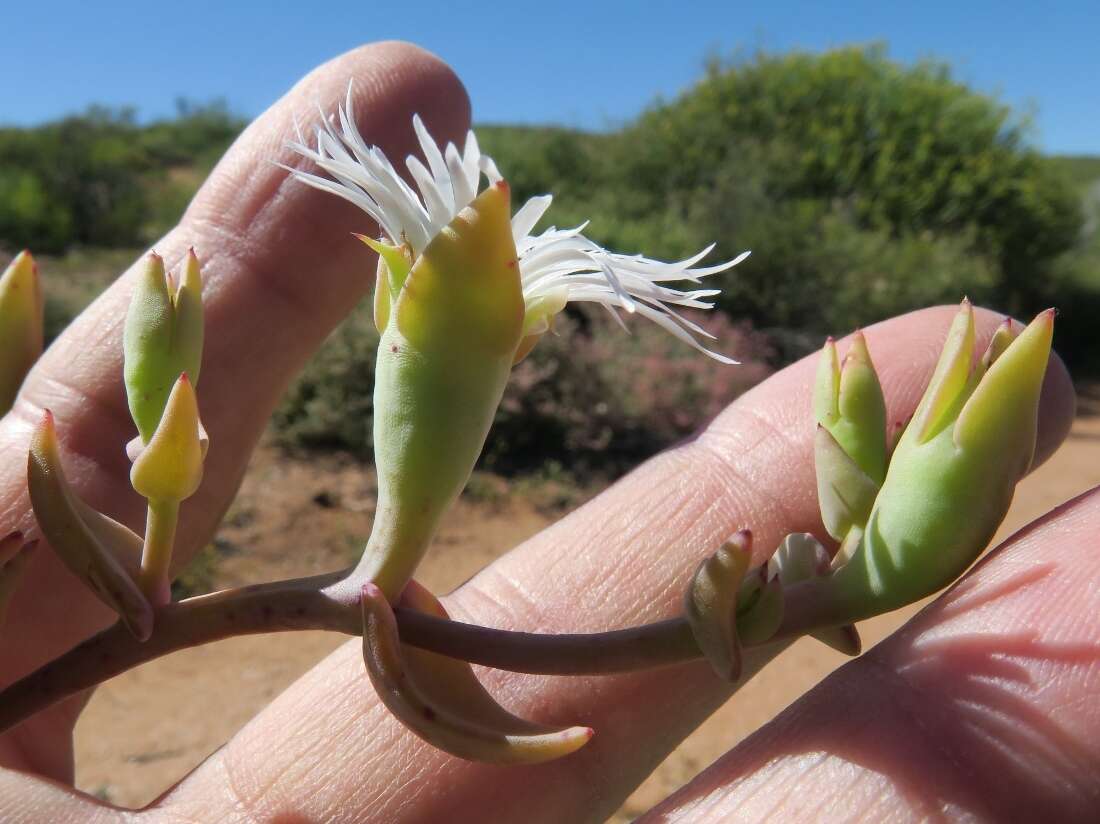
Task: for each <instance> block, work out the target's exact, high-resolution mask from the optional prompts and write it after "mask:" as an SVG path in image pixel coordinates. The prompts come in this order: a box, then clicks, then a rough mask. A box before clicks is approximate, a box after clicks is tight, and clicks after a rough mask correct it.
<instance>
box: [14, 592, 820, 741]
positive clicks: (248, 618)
mask: <svg viewBox="0 0 1100 824" xmlns="http://www.w3.org/2000/svg"><path fill="white" fill-rule="evenodd" d="M364 580H365V579H363V578H362V576H361V575H360V574H359V573H358V572H352V573H350V574H349V573H348V572H347V571H346V570H345V571H341V572H335V573H329V574H326V575H319V576H315V577H312V578H300V579H295V580H290V581H279V582H276V583H270V584H258V585H254V586H248V587H242V588H240V589H232V590H222V591H220V592H214V593H211V594H209V595H200V596H198V597H197V598H188V599H186V600H184V601H179V602H177V603H170V604H166V605H164V606H160V607H158V608H157V609H156V610H155V612H154V620H153V634H152V635H151V636H150V638H149V639H148V640H147V641H145V642H140V641H138V640H137V639H135V638H134V637H133V635H131V634H130V632H129V631H128V630H127V629H126V628H125V627H124V626H123V625H122V623H121V622H120V623H117V624H115V625H113V626H111V627H109V628H107V629H105V630H103V631H102V632H100V633H99V634H98V635H95V636H93V637H92V638H89V639H88V640H87V641H84V642H83V643H81V644H79V645H77V646H76V647H74V648H73V649H71V650H69V652H67V653H65V654H64V655H62V656H61V657H59V658H56V659H55V660H53V661H50V662H49V663H47V664H45V665H44V666H42V667H41V668H39V669H38V670H36V671H35V672H32V673H30V674H29V675H27V676H25V677H24V678H23V679H21V680H20V681H17V682H15V683H14V684H12V685H10V686H8V687H7V688H6V689H5V690H3V691H2V692H0V732H3V731H4V730H7V729H10V728H11V727H13V726H15V725H16V724H18V723H20V722H21V721H23V720H24V719H26V718H29V717H30V716H31V715H34V714H35V713H37V712H40V711H42V710H44V709H46V708H47V707H49V706H50V705H52V704H54V703H56V702H57V701H60V700H62V699H64V698H67V697H68V696H70V695H73V694H75V693H77V692H80V691H81V690H85V689H88V688H90V687H94V686H95V685H97V684H99V683H101V682H103V681H106V680H107V679H108V678H113V677H114V676H116V675H119V674H120V673H123V672H126V671H127V670H129V669H131V668H133V667H136V666H138V665H139V664H143V663H145V662H147V661H152V660H153V659H155V658H159V657H160V656H162V655H167V654H168V653H170V652H175V651H176V650H181V649H186V648H188V647H194V646H199V645H201V644H206V643H209V642H211V641H217V640H220V639H222V638H230V637H233V636H237V635H254V634H259V633H267V632H287V631H292V630H303V629H313V630H329V631H333V632H342V633H345V634H347V635H361V634H362V632H363V627H362V617H361V611H360V605H359V597H360V595H359V593H360V590H361V588H362V584H363V583H364ZM796 593H799V594H805V595H812V594H813V593H811V592H810V590H809V589H808V588H805V589H800V588H799V587H792V589H791V592H790V594H791V595H795V594H796ZM794 600H795V601H800V600H805V599H799V598H795V599H794ZM789 606H791V607H792V609H790V611H789V612H788V613H787V616H788V617H789V620H788V619H787V618H785V620H784V623H783V626H782V627H781V628H780V631H779V633H777V634H776V635H775V636H773V637H772V638H770V639H768V640H767V641H766V642H765V643H764V644H763V645H760V649H759V651H760V652H761V653H764V652H768V654H766V655H764V656H763V658H761V660H764V659H770V657H771V656H772V655H773V654H775V652H774V651H776V650H779V649H781V648H782V647H783V646H785V645H786V643H788V642H789V641H790V640H792V639H793V638H795V637H797V636H798V635H801V634H803V633H805V632H807V631H809V630H811V629H814V628H815V627H816V626H818V623H817V622H816V621H814V617H815V615H814V613H815V610H814V609H813V605H812V603H790V604H789ZM394 613H395V615H396V617H397V623H398V631H399V633H400V637H401V640H402V641H403V642H404V643H407V644H410V645H412V646H415V647H420V648H422V649H427V650H430V651H432V652H438V653H441V654H443V655H448V656H450V657H452V658H458V659H461V660H464V661H469V662H471V663H475V664H482V665H484V666H489V667H495V668H497V669H505V670H512V671H515V672H526V673H533V674H541V675H605V674H611V673H618V672H631V671H636V670H642V669H649V668H652V667H660V666H667V665H670V664H677V663H682V662H685V661H691V660H694V659H697V658H699V657H700V656H701V653H700V652H699V648H698V647H697V646H696V644H695V639H694V637H693V636H692V634H691V629H690V627H689V625H688V623H687V621H686V620H685V619H684V618H682V617H680V618H672V619H669V620H666V621H658V622H656V623H652V624H645V625H642V626H638V627H631V628H629V629H621V630H613V631H611V632H598V633H591V634H562V635H548V634H540V633H531V632H515V631H510V630H501V629H491V628H488V627H481V626H476V625H473V624H465V623H461V622H458V621H450V620H446V619H443V618H436V617H433V616H429V615H425V614H423V613H420V612H416V611H414V610H409V609H403V608H400V607H399V608H397V609H396V610H395V611H394ZM753 656H754V657H757V656H756V650H754V651H753Z"/></svg>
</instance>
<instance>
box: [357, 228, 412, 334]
mask: <svg viewBox="0 0 1100 824" xmlns="http://www.w3.org/2000/svg"><path fill="white" fill-rule="evenodd" d="M352 234H353V235H354V236H355V237H357V238H359V240H361V241H362V242H363V243H365V244H366V245H367V246H369V247H370V248H371V249H373V250H374V251H375V252H376V253H377V254H378V268H377V271H376V272H375V283H374V326H375V328H376V329H377V330H378V334H382V333H383V332H385V331H386V324H388V323H389V322H390V312H391V311H392V309H393V302H394V301H395V300H396V299H397V296H398V295H399V294H401V287H402V286H404V285H405V278H407V277H408V276H409V270H410V269H411V268H412V264H413V260H412V248H411V247H410V246H409V245H408V244H405V245H403V246H391V245H390V244H388V243H385V242H383V241H381V240H375V239H374V238H372V237H368V236H367V235H361V234H358V233H357V232H353V233H352Z"/></svg>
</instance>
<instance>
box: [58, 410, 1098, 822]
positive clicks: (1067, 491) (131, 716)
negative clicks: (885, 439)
mask: <svg viewBox="0 0 1100 824" xmlns="http://www.w3.org/2000/svg"><path fill="white" fill-rule="evenodd" d="M1097 484H1100V417H1082V418H1081V419H1080V420H1078V422H1077V423H1076V425H1075V426H1074V428H1073V432H1072V434H1071V435H1070V438H1069V440H1068V441H1067V442H1066V444H1065V445H1064V446H1063V447H1062V449H1061V450H1060V451H1059V452H1058V454H1056V455H1055V456H1054V457H1053V458H1052V459H1051V460H1050V461H1048V462H1047V464H1046V465H1044V466H1043V467H1041V468H1040V469H1039V471H1038V472H1036V473H1035V474H1034V475H1032V476H1031V477H1030V478H1028V479H1027V480H1026V481H1025V482H1024V483H1023V484H1022V486H1021V488H1020V490H1019V492H1018V494H1017V496H1016V502H1015V504H1014V505H1013V508H1012V511H1011V512H1010V513H1009V516H1008V519H1007V520H1006V522H1005V525H1004V526H1003V527H1002V530H1001V533H1000V536H999V538H1000V537H1004V536H1007V535H1009V534H1011V533H1012V532H1014V531H1015V530H1016V529H1018V528H1019V527H1021V526H1023V525H1024V524H1026V523H1028V522H1029V521H1031V520H1032V519H1034V518H1035V517H1037V516H1039V515H1041V514H1042V513H1044V512H1046V511H1048V510H1050V509H1051V508H1053V507H1054V506H1056V505H1057V504H1059V503H1061V502H1063V501H1065V500H1067V499H1069V498H1071V497H1073V496H1074V495H1076V494H1078V493H1079V492H1082V491H1084V490H1085V489H1088V488H1090V487H1092V486H1094V485H1097ZM373 497H374V489H373V481H372V478H371V477H370V475H369V474H368V473H364V472H362V471H361V470H359V469H358V468H357V467H355V466H353V465H352V464H351V463H350V462H348V461H341V460H337V459H324V460H323V461H317V460H311V461H310V462H309V463H306V462H296V461H290V462H285V461H280V460H277V455H276V454H275V453H274V451H273V450H270V449H266V450H262V451H261V452H259V453H258V455H257V458H256V459H255V461H254V463H253V466H252V468H251V470H250V472H249V475H248V478H247V479H246V481H245V485H244V487H243V489H242V494H241V496H240V498H239V500H238V503H236V504H235V505H234V507H233V508H232V509H231V511H230V513H229V515H228V516H227V521H226V526H225V527H224V528H223V530H222V532H221V533H219V546H220V547H221V548H222V550H223V553H224V557H223V558H222V560H221V561H220V562H219V564H218V566H217V570H216V575H215V580H216V582H217V585H218V586H231V585H236V584H240V583H246V582H254V581H258V580H269V579H273V578H276V577H288V576H293V575H303V574H310V573H315V572H320V571H324V570H327V569H333V568H337V567H339V566H340V565H342V564H345V563H347V562H348V560H349V558H350V557H351V555H352V553H353V552H354V551H355V550H357V548H358V546H359V545H360V543H361V540H360V539H361V538H362V537H363V536H362V535H361V533H362V531H363V530H364V529H365V524H368V523H369V521H370V518H369V515H370V513H369V506H368V507H366V510H367V511H364V508H363V507H362V506H360V505H358V504H357V502H362V501H371V500H373ZM549 521H550V518H549V517H548V516H546V515H544V514H541V513H540V512H539V511H537V510H536V509H535V508H534V507H533V506H531V505H530V504H528V503H524V502H519V503H508V504H507V505H504V504H500V503H498V504H495V505H494V504H493V503H491V502H490V503H486V502H478V503H472V502H469V501H465V500H464V501H462V502H461V503H460V505H459V506H458V508H457V510H456V512H455V513H454V514H453V517H452V518H450V519H449V521H448V524H447V526H446V528H445V529H444V530H443V532H442V534H441V535H440V538H439V540H438V542H437V546H436V548H435V549H434V551H433V553H432V554H431V555H430V556H429V560H428V561H427V562H426V563H425V565H424V567H423V568H422V574H419V575H418V577H419V578H421V579H422V580H423V581H424V582H425V583H427V584H428V585H429V586H430V587H431V588H432V589H434V590H436V591H447V590H449V589H452V588H453V587H455V586H456V585H458V584H459V583H461V582H462V581H464V580H465V579H466V578H468V577H469V576H470V575H472V574H473V573H474V572H476V571H477V570H478V569H480V568H481V567H483V566H484V565H485V564H486V563H488V562H489V561H490V560H491V559H492V558H494V557H496V556H497V555H499V554H501V553H503V552H505V551H507V550H508V549H509V548H510V547H512V546H515V545H516V544H518V543H520V542H521V541H522V540H523V539H524V538H526V537H528V536H529V535H531V534H533V533H535V532H537V531H538V530H539V529H541V528H543V527H544V526H545V525H546V524H547V523H549ZM349 536H350V537H349ZM237 547H258V548H260V549H258V550H257V551H249V552H247V553H246V552H243V551H239V550H238V549H237ZM915 611H916V608H915V607H914V608H910V609H908V610H904V611H903V612H902V613H896V614H894V615H890V616H886V617H883V618H880V619H876V620H874V621H870V622H867V623H865V624H863V625H861V631H862V634H863V638H864V643H865V646H868V647H869V646H871V645H872V644H874V643H876V642H877V641H879V640H880V639H881V638H883V637H885V636H886V635H888V634H889V633H890V632H892V631H893V630H894V629H895V628H896V627H897V626H898V625H899V624H900V623H902V622H903V621H904V620H905V619H906V618H908V617H909V616H910V615H912V614H913V613H914V612H915ZM344 640H345V639H344V638H343V637H342V636H337V635H333V634H327V633H320V632H317V633H294V634H289V635H280V636H260V637H250V638H236V639H231V640H228V641H223V642H220V643H217V644H211V645H209V646H206V647H202V648H199V649H195V650H188V651H184V652H180V653H177V654H175V655H172V656H169V657H167V658H164V659H161V660H159V661H155V662H153V663H151V664H149V665H147V666H144V667H141V668H140V669H137V670H135V671H133V672H130V673H126V674H125V675H122V676H119V677H118V678H116V679H114V680H112V681H110V682H109V683H107V684H106V685H105V686H104V687H102V688H101V689H99V690H98V691H97V692H96V694H95V696H94V697H93V698H92V700H91V703H90V704H89V706H88V709H87V711H86V712H85V713H84V715H83V717H82V718H81V720H80V722H79V724H78V725H77V728H76V750H77V786H79V787H80V788H81V789H83V790H86V791H88V792H91V793H95V794H98V795H100V796H102V797H105V798H108V799H110V800H111V801H112V802H114V803H117V804H123V805H126V806H140V805H143V804H146V803H148V802H149V801H151V800H152V799H154V798H156V797H157V796H158V795H159V794H160V793H161V792H163V790H164V789H166V788H167V787H168V786H170V785H171V784H172V783H173V782H175V781H176V780H178V779H179V778H180V777H181V776H183V775H184V774H186V773H187V772H188V771H189V770H191V769H193V768H194V767H195V765H197V764H198V763H199V762H201V761H202V760H203V759H204V758H205V757H207V756H208V755H209V754H210V753H211V752H213V751H214V750H215V749H217V748H218V747H219V746H220V745H221V744H222V743H223V742H224V741H225V740H226V739H228V738H229V737H230V736H232V735H233V733H234V732H235V731H236V730H238V729H239V728H240V727H241V726H242V725H243V724H244V723H245V722H246V721H247V720H248V719H249V718H251V717H252V716H253V715H254V714H255V713H256V712H257V711H259V710H260V709H261V708H262V707H263V706H264V705H266V704H267V703H268V702H269V701H270V700H271V699H272V698H274V697H275V696H276V695H277V694H278V693H279V692H281V691H282V690H283V689H285V688H286V687H287V686H288V685H289V684H290V683H291V682H293V681H294V680H295V679H296V678H297V677H298V676H300V675H301V674H302V673H303V672H305V671H306V670H307V669H309V668H310V667H311V666H312V665H313V664H314V663H316V662H317V661H318V660H320V659H321V658H322V657H324V656H325V655H326V654H327V653H329V652H330V651H332V650H333V649H334V648H335V647H336V646H338V645H339V644H341V643H343V642H344ZM844 660H846V659H844V658H843V657H842V656H840V655H839V654H837V653H834V652H833V651H832V650H830V649H828V648H827V647H825V646H823V645H821V644H819V643H816V642H814V641H812V640H810V639H804V640H803V641H801V642H799V643H798V644H796V645H795V646H794V647H793V648H792V649H790V650H789V651H788V652H787V653H786V654H785V655H784V656H783V657H782V658H780V659H779V660H778V661H776V662H775V663H773V664H772V665H771V666H770V667H769V668H767V669H766V670H765V671H764V672H763V673H761V674H760V675H759V676H758V677H757V678H756V679H755V680H754V681H752V682H751V683H750V684H748V685H747V686H746V687H745V688H744V689H742V690H741V691H740V692H739V693H738V694H737V696H736V697H735V698H734V699H733V700H731V701H730V702H729V703H728V704H726V706H724V707H723V708H722V709H720V710H719V711H718V712H717V713H715V715H714V716H713V717H712V718H711V719H710V720H709V721H708V722H707V723H706V724H705V725H704V726H703V727H701V728H700V729H699V730H697V731H696V732H695V733H694V734H693V735H692V736H691V737H690V738H688V739H687V740H686V741H685V742H684V743H683V744H682V745H681V746H680V747H679V748H678V749H677V750H676V752H674V753H673V754H672V756H670V757H669V759H668V760H667V761H666V762H665V763H664V764H662V765H661V766H660V767H659V768H658V769H657V771H656V772H655V773H654V774H653V775H652V776H651V777H650V778H649V780H648V781H647V782H646V783H645V784H644V785H643V786H642V787H641V788H639V789H638V791H637V792H635V793H634V795H633V796H632V797H631V798H630V799H629V801H628V802H627V803H626V804H625V805H624V807H623V809H622V810H621V811H620V813H619V815H618V816H616V819H615V820H624V821H625V820H629V819H630V818H632V817H633V816H635V815H637V814H639V813H641V812H643V811H644V810H646V809H648V808H649V807H650V806H652V805H653V804H654V803H656V802H657V801H658V800H660V799H661V798H663V797H664V796H666V795H667V794H668V793H669V792H671V791H672V790H674V789H675V788H676V787H678V786H680V785H681V784H682V783H683V782H685V781H686V780H688V779H690V778H691V777H692V776H693V775H695V774H696V773H697V772H699V770H701V769H702V768H704V767H705V766H706V765H707V764H709V763H710V762H711V761H713V760H714V759H715V758H717V757H718V756H719V755H721V754H722V753H724V752H725V751H726V750H728V749H729V748H730V747H732V746H733V745H734V744H736V743H737V742H738V741H739V740H741V739H742V738H743V737H744V736H745V735H747V734H748V733H750V732H752V731H753V730H754V729H756V728H757V727H758V726H760V725H761V724H763V723H765V722H766V721H768V720H769V719H770V718H772V717H774V716H775V715H776V714H777V713H778V712H779V711H781V710H782V709H783V708H784V707H785V706H787V704H789V703H790V702H791V701H793V700H794V699H795V698H797V697H798V696H799V695H800V694H802V693H803V692H804V691H805V690H806V689H808V688H809V687H811V686H812V685H813V684H815V683H817V682H818V681H819V680H820V679H821V678H822V677H823V676H825V675H826V674H827V673H828V672H830V671H831V670H832V669H833V668H834V667H836V666H837V665H838V664H840V663H842V662H843V661H844Z"/></svg>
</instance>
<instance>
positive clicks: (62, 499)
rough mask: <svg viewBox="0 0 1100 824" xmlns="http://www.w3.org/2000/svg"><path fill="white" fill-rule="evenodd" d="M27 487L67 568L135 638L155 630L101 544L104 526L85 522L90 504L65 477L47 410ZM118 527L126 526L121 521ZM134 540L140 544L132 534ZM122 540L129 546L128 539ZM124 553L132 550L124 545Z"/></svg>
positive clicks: (130, 582)
mask: <svg viewBox="0 0 1100 824" xmlns="http://www.w3.org/2000/svg"><path fill="white" fill-rule="evenodd" d="M27 487H28V489H29V491H30V497H31V505H32V506H33V507H34V514H35V518H36V519H37V520H38V525H39V527H40V528H41V530H42V534H43V535H44V536H45V537H46V540H48V541H49V543H50V546H52V547H53V549H54V551H55V552H56V553H57V554H58V556H60V558H61V560H62V561H64V562H65V565H66V566H67V567H68V568H69V570H70V571H71V572H72V573H73V574H74V575H76V577H77V578H79V579H80V580H81V581H83V582H84V583H85V584H87V585H88V587H89V588H90V589H91V590H92V591H93V592H94V593H95V594H96V596H97V597H98V598H99V599H100V600H101V601H103V603H105V604H106V605H107V606H109V607H110V608H111V609H113V610H114V611H115V612H116V613H118V615H119V617H121V619H122V621H123V623H124V624H125V625H126V627H127V628H128V629H129V630H130V632H131V633H133V635H134V636H135V637H136V638H138V640H142V641H144V640H145V639H146V638H148V637H149V635H150V633H151V632H152V629H153V609H152V606H151V605H150V604H149V602H148V600H146V598H145V596H144V595H143V594H142V592H141V590H140V589H139V588H138V586H137V584H136V583H135V582H134V579H133V577H131V574H130V573H129V572H127V570H126V568H125V566H124V565H123V563H121V562H120V560H119V559H118V558H117V557H116V556H115V554H114V552H113V551H112V546H113V545H109V544H105V543H104V541H103V537H105V536H106V532H105V527H104V525H103V524H102V523H100V524H97V525H96V526H95V527H90V526H89V519H88V518H87V516H86V511H87V509H88V507H87V506H86V505H85V504H84V503H83V502H82V501H80V499H79V498H78V497H77V495H76V494H75V493H74V492H73V491H72V489H71V488H70V487H69V484H68V482H67V481H66V479H65V474H64V471H63V470H62V467H61V456H60V453H59V450H58V444H57V432H56V429H55V427H54V422H53V416H52V415H51V414H50V413H49V412H47V413H46V415H45V416H44V418H43V420H42V423H41V424H39V426H38V428H37V429H36V430H35V432H34V435H33V436H32V438H31V446H30V454H29V455H28V459H27ZM112 523H115V522H112ZM116 525H117V527H118V528H119V529H125V527H123V526H122V525H121V524H116ZM134 538H135V539H136V540H137V543H138V544H140V543H141V539H140V538H138V537H137V536H136V535H135V536H134ZM124 543H126V544H129V546H130V547H132V546H133V541H132V540H129V539H128V540H127V541H125V542H124ZM124 551H130V550H129V549H128V548H126V547H124Z"/></svg>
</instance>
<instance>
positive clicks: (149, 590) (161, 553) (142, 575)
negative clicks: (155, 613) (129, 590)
mask: <svg viewBox="0 0 1100 824" xmlns="http://www.w3.org/2000/svg"><path fill="white" fill-rule="evenodd" d="M179 511H180V505H179V501H154V500H152V499H150V501H149V510H148V514H147V515H146V518H145V546H143V547H142V549H141V571H140V572H139V573H138V585H139V586H140V587H141V591H142V592H143V593H145V597H146V598H148V599H149V603H150V604H152V605H153V606H154V607H160V606H164V605H165V604H167V603H168V602H169V601H170V600H171V599H172V582H171V578H170V577H169V575H168V565H169V564H170V563H171V561H172V545H173V544H174V543H175V541H176V522H177V521H178V520H179Z"/></svg>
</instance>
